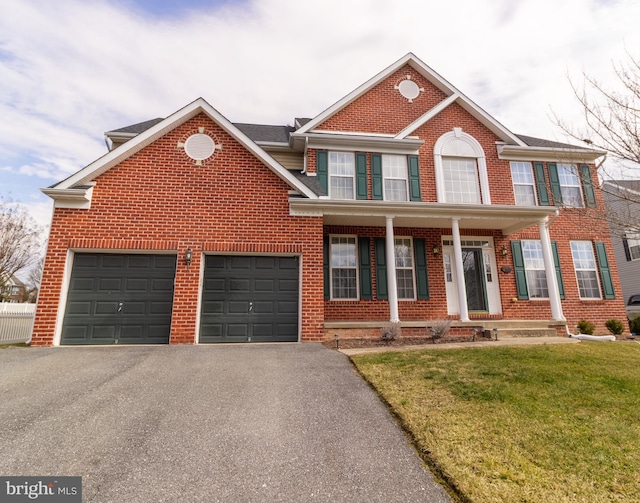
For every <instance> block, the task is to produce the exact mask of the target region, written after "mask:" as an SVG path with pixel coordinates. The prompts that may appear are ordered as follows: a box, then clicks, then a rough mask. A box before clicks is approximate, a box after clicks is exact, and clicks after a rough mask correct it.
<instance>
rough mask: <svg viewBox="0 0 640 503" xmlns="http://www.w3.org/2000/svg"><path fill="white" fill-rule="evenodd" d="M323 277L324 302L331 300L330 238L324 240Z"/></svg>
mask: <svg viewBox="0 0 640 503" xmlns="http://www.w3.org/2000/svg"><path fill="white" fill-rule="evenodd" d="M322 275H323V277H324V300H329V299H330V298H331V296H330V288H331V282H330V281H329V236H324V237H323V238H322Z"/></svg>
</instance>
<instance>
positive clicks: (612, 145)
mask: <svg viewBox="0 0 640 503" xmlns="http://www.w3.org/2000/svg"><path fill="white" fill-rule="evenodd" d="M613 68H614V71H615V74H616V77H617V81H616V83H615V84H613V85H611V86H609V85H604V84H602V83H601V82H600V81H599V80H598V79H597V78H596V77H595V76H593V75H589V74H587V73H585V72H583V80H582V83H580V84H577V83H576V82H575V81H573V80H571V79H569V81H570V84H571V87H572V89H573V93H574V95H575V97H576V99H577V101H578V103H579V105H580V107H581V109H582V114H583V118H584V123H583V124H582V126H581V127H577V128H576V127H575V126H573V125H571V124H568V123H567V122H565V121H563V120H562V119H560V118H559V117H557V116H555V120H554V122H555V123H556V125H558V126H559V127H560V128H561V129H562V130H563V131H564V132H565V133H566V134H567V135H569V136H570V137H572V138H574V139H576V140H580V141H582V142H584V143H586V144H588V145H589V146H590V147H593V148H596V149H600V150H603V151H605V152H606V153H607V160H606V162H602V163H601V165H600V166H599V174H600V177H601V178H602V179H603V180H604V181H605V183H602V184H600V186H599V187H597V190H601V191H602V192H603V197H604V198H605V200H606V201H607V202H608V203H611V202H616V203H617V204H613V206H612V204H608V205H607V209H606V211H603V212H602V215H601V217H602V218H603V219H604V220H607V221H608V222H609V224H610V227H611V229H612V231H613V232H614V233H616V234H629V233H630V232H631V233H635V234H637V233H640V215H639V213H640V190H639V189H640V181H639V182H638V184H637V187H636V185H635V184H634V183H632V182H629V183H627V182H625V183H624V184H623V186H620V185H616V184H611V183H606V180H615V179H618V180H620V179H624V180H634V179H635V180H640V60H638V59H637V58H634V57H633V56H632V55H631V54H629V53H628V52H627V59H626V60H625V61H623V62H621V63H618V64H614V65H613ZM622 237H624V236H622Z"/></svg>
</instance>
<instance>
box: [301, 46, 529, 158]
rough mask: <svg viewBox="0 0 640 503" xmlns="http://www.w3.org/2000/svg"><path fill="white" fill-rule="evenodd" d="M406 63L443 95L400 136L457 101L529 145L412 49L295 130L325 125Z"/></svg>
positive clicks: (508, 137)
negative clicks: (413, 52) (419, 57)
mask: <svg viewBox="0 0 640 503" xmlns="http://www.w3.org/2000/svg"><path fill="white" fill-rule="evenodd" d="M406 65H408V66H409V67H410V68H411V69H413V70H414V71H415V72H417V74H418V75H419V76H420V77H421V78H422V79H425V80H426V81H427V82H428V83H429V84H430V85H431V86H434V87H435V88H436V89H437V90H439V91H440V92H441V93H442V98H443V99H442V100H441V101H439V102H438V103H435V104H433V106H431V107H430V109H429V110H427V111H426V112H424V113H422V114H420V115H419V116H417V117H416V118H415V119H414V120H413V122H411V123H410V124H408V125H406V127H404V129H402V130H400V131H398V132H397V133H396V135H395V138H396V139H404V138H406V137H407V136H409V135H411V134H412V133H413V132H414V131H415V130H416V129H418V128H419V127H420V126H422V125H423V124H424V123H426V122H427V121H428V120H429V119H430V118H432V117H433V116H435V115H436V114H438V113H439V112H440V111H442V110H443V109H444V108H446V107H448V106H450V105H451V104H453V103H458V104H459V105H460V106H461V107H462V108H463V109H465V110H466V111H467V112H469V113H470V114H471V115H472V116H473V117H475V118H476V119H477V120H478V121H479V122H480V123H482V124H483V125H484V126H485V127H487V128H488V129H489V130H491V131H492V132H493V133H494V134H495V135H496V136H498V137H499V138H500V139H501V140H502V141H504V142H506V143H510V144H515V145H521V146H524V145H525V143H524V142H523V141H522V140H521V139H520V138H518V136H516V135H515V134H513V133H512V132H511V131H509V130H508V129H507V128H506V127H504V126H503V125H502V124H500V123H499V122H498V121H497V120H496V119H494V118H493V117H491V116H490V115H489V114H488V113H487V112H485V111H484V110H482V108H480V107H479V106H478V105H476V104H475V103H473V101H471V100H470V99H469V98H467V97H466V96H465V95H464V94H463V93H461V92H460V91H459V90H458V89H456V88H455V87H454V86H453V85H452V84H450V83H449V82H448V81H447V80H446V79H444V78H443V77H441V76H440V75H439V74H438V73H436V72H435V71H434V70H433V69H431V68H430V67H429V66H427V65H426V64H425V63H424V62H422V61H421V60H420V59H418V58H417V57H416V56H415V55H414V54H412V53H409V54H407V55H406V56H404V57H403V58H400V59H399V60H398V61H396V62H395V63H393V64H392V65H391V66H389V67H387V68H386V69H384V70H383V71H381V72H380V73H378V74H377V75H375V76H374V77H372V78H371V79H369V80H368V81H367V82H365V83H364V84H362V85H361V86H360V87H358V88H357V89H355V90H353V91H352V92H351V93H349V94H348V95H346V96H345V97H344V98H342V99H341V100H339V101H338V102H336V103H335V104H333V105H332V106H330V107H329V108H327V109H326V110H325V111H324V112H322V113H320V114H319V115H317V116H316V117H315V118H313V119H311V120H310V121H309V122H307V123H306V124H304V125H303V126H302V127H301V128H299V129H298V130H297V131H296V133H295V134H296V135H303V134H305V133H308V132H312V131H314V130H318V129H322V124H323V123H325V122H326V121H327V120H328V119H330V118H331V117H333V116H335V115H336V114H337V113H339V112H340V111H342V110H344V109H345V108H346V107H348V106H349V105H351V104H352V103H354V102H355V101H356V100H358V99H359V98H361V97H363V96H364V95H365V94H367V93H369V92H370V91H371V90H373V89H374V88H375V87H376V86H378V85H379V84H380V83H382V82H383V81H385V80H386V79H388V78H389V77H390V76H392V75H393V74H394V73H396V72H398V71H399V70H401V69H402V68H403V67H405V66H406Z"/></svg>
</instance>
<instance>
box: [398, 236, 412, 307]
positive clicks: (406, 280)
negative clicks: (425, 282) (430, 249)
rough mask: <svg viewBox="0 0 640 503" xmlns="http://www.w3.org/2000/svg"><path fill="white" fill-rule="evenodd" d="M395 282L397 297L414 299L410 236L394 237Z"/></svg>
mask: <svg viewBox="0 0 640 503" xmlns="http://www.w3.org/2000/svg"><path fill="white" fill-rule="evenodd" d="M394 245H395V250H394V251H395V257H396V283H397V286H398V299H402V300H414V299H415V286H414V277H415V274H414V267H413V265H414V264H413V246H412V242H411V238H395V239H394Z"/></svg>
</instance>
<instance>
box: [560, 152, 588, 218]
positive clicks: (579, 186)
mask: <svg viewBox="0 0 640 503" xmlns="http://www.w3.org/2000/svg"><path fill="white" fill-rule="evenodd" d="M561 166H567V167H570V168H571V171H572V172H573V174H574V175H575V177H576V178H577V180H578V183H577V185H566V184H563V183H562V180H561V178H560V169H561ZM556 169H557V170H558V183H559V185H560V195H561V196H562V204H563V206H566V207H567V208H584V207H585V200H584V193H583V191H582V183H581V178H580V172H579V171H578V166H577V165H575V164H568V163H558V164H556ZM575 187H578V193H579V194H580V203H581V204H580V206H573V205H569V204H567V203H566V202H565V197H564V194H563V193H562V189H563V188H575Z"/></svg>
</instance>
